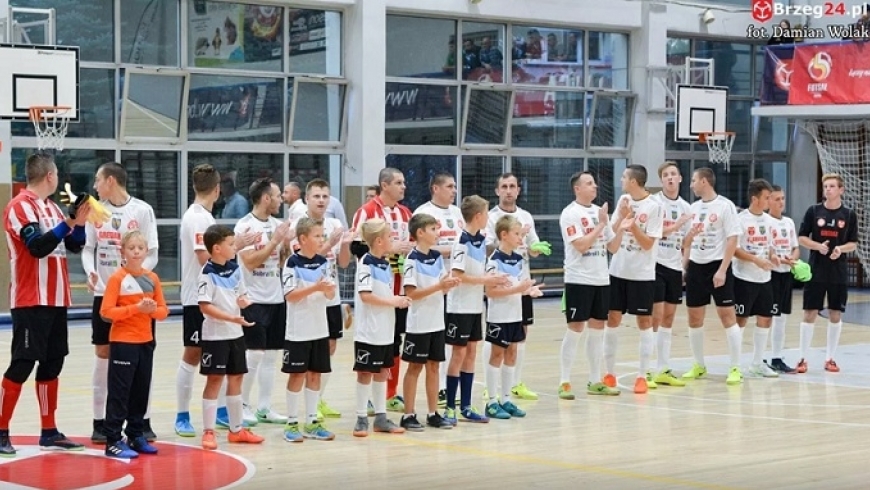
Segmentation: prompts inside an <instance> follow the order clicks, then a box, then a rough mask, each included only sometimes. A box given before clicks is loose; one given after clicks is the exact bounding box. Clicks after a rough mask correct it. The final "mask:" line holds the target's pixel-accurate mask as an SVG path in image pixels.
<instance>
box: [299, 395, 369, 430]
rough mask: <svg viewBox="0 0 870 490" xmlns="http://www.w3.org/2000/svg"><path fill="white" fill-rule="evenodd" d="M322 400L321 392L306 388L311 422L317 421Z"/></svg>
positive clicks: (306, 401)
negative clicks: (318, 403)
mask: <svg viewBox="0 0 870 490" xmlns="http://www.w3.org/2000/svg"><path fill="white" fill-rule="evenodd" d="M384 396H386V395H384ZM319 401H320V392H319V391H314V390H309V389H308V388H305V415H306V417H307V418H306V420H307V421H308V423H309V424H313V423H315V422H317V402H319Z"/></svg>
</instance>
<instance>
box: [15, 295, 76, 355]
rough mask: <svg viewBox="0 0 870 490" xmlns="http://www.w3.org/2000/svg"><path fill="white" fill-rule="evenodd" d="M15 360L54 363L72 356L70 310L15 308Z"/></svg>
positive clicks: (42, 307) (39, 307) (34, 307)
mask: <svg viewBox="0 0 870 490" xmlns="http://www.w3.org/2000/svg"><path fill="white" fill-rule="evenodd" d="M10 313H11V316H12V360H13V361H17V360H19V359H21V360H28V361H38V362H45V361H52V360H55V359H63V358H64V357H66V356H67V354H69V342H68V341H67V338H68V337H67V309H66V308H65V307H62V306H61V307H58V306H28V307H25V308H13V309H12V311H10Z"/></svg>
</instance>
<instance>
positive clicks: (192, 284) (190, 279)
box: [178, 203, 215, 306]
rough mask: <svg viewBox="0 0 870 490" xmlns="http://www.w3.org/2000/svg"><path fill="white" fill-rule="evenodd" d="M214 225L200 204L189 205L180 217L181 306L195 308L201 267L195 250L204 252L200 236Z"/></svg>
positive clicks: (207, 211) (212, 219)
mask: <svg viewBox="0 0 870 490" xmlns="http://www.w3.org/2000/svg"><path fill="white" fill-rule="evenodd" d="M213 224H215V221H214V217H213V216H212V215H211V212H210V211H209V210H207V209H205V208H204V207H202V205H200V204H196V203H194V204H191V205H190V207H189V208H187V211H185V212H184V216H182V217H181V231H180V233H179V236H178V239H179V240H181V256H180V259H181V304H182V306H197V305H198V304H199V302H198V301H197V294H196V285H197V284H198V282H199V275H200V273H201V272H202V266H201V265H199V261H198V260H197V259H196V251H197V250H205V242H203V241H202V235H203V234H204V233H205V230H206V229H207V228H208V227H209V226H211V225H213Z"/></svg>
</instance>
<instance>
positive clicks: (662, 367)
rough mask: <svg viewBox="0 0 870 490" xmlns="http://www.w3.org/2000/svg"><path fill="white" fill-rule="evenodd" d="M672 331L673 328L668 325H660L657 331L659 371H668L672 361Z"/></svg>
mask: <svg viewBox="0 0 870 490" xmlns="http://www.w3.org/2000/svg"><path fill="white" fill-rule="evenodd" d="M671 333H672V330H671V329H670V328H667V327H659V331H658V332H656V342H657V343H658V348H657V349H656V351H657V352H658V355H657V356H656V358H657V362H658V368H659V372H661V371H666V370H667V369H668V364H670V363H671Z"/></svg>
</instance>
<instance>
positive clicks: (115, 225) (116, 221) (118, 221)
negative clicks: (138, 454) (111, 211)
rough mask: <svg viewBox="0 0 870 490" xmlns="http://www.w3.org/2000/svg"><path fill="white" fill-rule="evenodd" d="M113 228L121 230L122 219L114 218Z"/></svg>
mask: <svg viewBox="0 0 870 490" xmlns="http://www.w3.org/2000/svg"><path fill="white" fill-rule="evenodd" d="M112 228H114V229H116V230H117V229H120V228H121V218H118V217H116V216H112Z"/></svg>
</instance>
